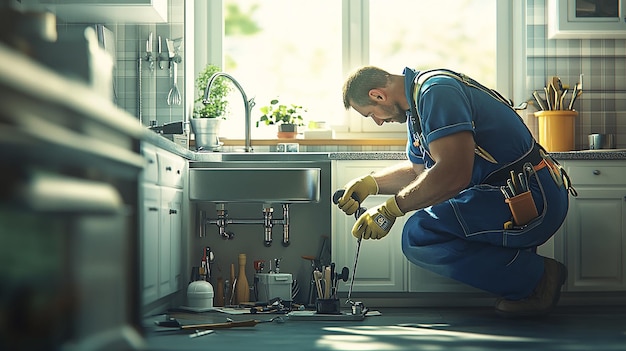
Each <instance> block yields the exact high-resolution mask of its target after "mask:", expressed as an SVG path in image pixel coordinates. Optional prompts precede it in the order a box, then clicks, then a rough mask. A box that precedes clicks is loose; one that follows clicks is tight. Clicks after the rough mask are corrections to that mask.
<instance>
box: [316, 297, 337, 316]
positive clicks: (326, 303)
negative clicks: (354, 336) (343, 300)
mask: <svg viewBox="0 0 626 351" xmlns="http://www.w3.org/2000/svg"><path fill="white" fill-rule="evenodd" d="M340 305H341V304H340V302H339V299H317V300H315V311H316V312H317V313H318V314H341V308H340V307H341V306H340Z"/></svg>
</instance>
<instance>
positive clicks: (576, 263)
mask: <svg viewBox="0 0 626 351" xmlns="http://www.w3.org/2000/svg"><path fill="white" fill-rule="evenodd" d="M577 191H578V197H576V198H573V199H572V200H571V202H570V209H569V213H568V215H567V223H566V225H567V232H566V242H567V267H568V270H569V278H568V282H567V287H568V290H569V291H615V290H626V281H625V279H626V257H625V256H624V252H625V247H626V234H625V233H626V204H625V203H624V201H626V188H607V189H604V188H598V187H578V188H577Z"/></svg>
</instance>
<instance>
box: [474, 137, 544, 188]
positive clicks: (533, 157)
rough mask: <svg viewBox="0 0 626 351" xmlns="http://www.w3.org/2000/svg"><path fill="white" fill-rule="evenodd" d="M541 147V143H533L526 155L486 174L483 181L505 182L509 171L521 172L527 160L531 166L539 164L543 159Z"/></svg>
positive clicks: (493, 183)
mask: <svg viewBox="0 0 626 351" xmlns="http://www.w3.org/2000/svg"><path fill="white" fill-rule="evenodd" d="M542 149H543V148H542V147H541V145H539V144H537V143H534V145H533V149H532V150H531V151H530V152H529V153H528V154H527V155H526V156H524V157H522V158H520V159H519V160H517V161H515V162H513V163H511V164H510V165H508V166H507V167H505V168H502V169H500V170H497V171H495V172H494V173H491V174H490V175H489V176H487V178H485V180H484V181H483V183H484V184H491V185H498V184H502V183H503V182H506V180H507V179H508V178H509V176H510V174H511V171H513V172H514V173H515V174H518V173H521V172H523V170H524V164H526V163H527V162H530V164H532V165H533V166H536V165H539V164H540V163H541V161H543V157H542V155H541V150H542Z"/></svg>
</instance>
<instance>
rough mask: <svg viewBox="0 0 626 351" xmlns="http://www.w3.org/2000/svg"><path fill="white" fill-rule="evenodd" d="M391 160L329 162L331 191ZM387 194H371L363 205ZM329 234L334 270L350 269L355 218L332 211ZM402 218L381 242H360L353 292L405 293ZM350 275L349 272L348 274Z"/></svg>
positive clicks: (376, 200) (337, 210)
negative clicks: (340, 268) (331, 180)
mask: <svg viewBox="0 0 626 351" xmlns="http://www.w3.org/2000/svg"><path fill="white" fill-rule="evenodd" d="M397 162H398V161H391V160H374V161H372V160H366V161H364V160H349V161H333V165H332V167H333V169H332V174H333V185H332V186H333V188H332V189H340V188H343V186H344V185H345V184H346V183H347V182H348V181H350V180H351V179H353V178H356V177H358V176H361V175H364V174H368V173H370V172H372V171H375V170H379V169H382V168H384V167H386V166H390V165H393V164H395V163H397ZM388 198H389V196H388V195H372V196H369V197H368V198H367V199H366V200H365V201H364V202H363V206H364V207H366V208H370V207H373V206H376V205H378V204H381V203H383V202H385V201H386V200H387V199H388ZM332 220H333V225H332V228H333V232H332V235H331V239H332V250H331V251H332V260H333V262H335V263H336V264H337V266H338V267H344V266H345V267H348V268H349V269H350V270H352V268H353V265H354V256H355V253H356V239H355V238H354V237H353V236H352V226H353V225H354V223H355V221H356V219H355V218H354V216H346V215H345V214H344V213H343V212H342V211H341V210H339V209H338V208H337V207H336V206H334V207H333V209H332ZM403 225H404V219H403V218H398V219H397V220H396V223H395V224H394V226H393V227H392V229H391V231H390V232H389V234H388V235H387V236H386V237H384V238H383V239H381V240H363V241H362V242H361V251H360V253H359V262H358V266H357V271H356V275H355V278H354V287H353V291H356V292H394V291H405V290H406V286H405V281H406V279H405V277H406V267H407V264H408V262H407V261H406V259H405V258H404V255H403V254H402V247H401V241H400V240H401V235H402V227H403ZM352 273H353V272H352V271H351V272H350V274H352Z"/></svg>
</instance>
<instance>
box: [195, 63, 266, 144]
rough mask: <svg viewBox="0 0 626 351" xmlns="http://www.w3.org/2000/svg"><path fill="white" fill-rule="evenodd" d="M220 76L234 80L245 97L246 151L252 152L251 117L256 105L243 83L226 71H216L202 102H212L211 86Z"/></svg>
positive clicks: (210, 79) (206, 103)
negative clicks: (249, 97)
mask: <svg viewBox="0 0 626 351" xmlns="http://www.w3.org/2000/svg"><path fill="white" fill-rule="evenodd" d="M220 76H221V77H224V78H228V80H230V81H231V82H233V84H234V85H235V87H237V90H239V92H240V93H241V97H242V98H243V104H244V108H245V110H246V111H245V119H246V120H245V140H246V141H245V146H244V151H245V152H252V142H251V136H250V125H251V121H250V119H251V115H252V107H254V105H255V102H254V98H252V99H250V100H248V97H247V95H246V92H245V91H244V90H243V88H242V87H241V84H239V82H237V80H236V79H235V78H234V77H233V76H231V75H230V74H228V73H225V72H217V73H214V74H213V75H212V76H211V78H209V82H208V84H207V86H206V89H205V90H204V98H203V99H202V103H203V104H205V105H208V104H210V103H211V101H210V100H209V92H210V91H211V86H212V85H213V82H214V81H215V79H216V78H217V77H220Z"/></svg>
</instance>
